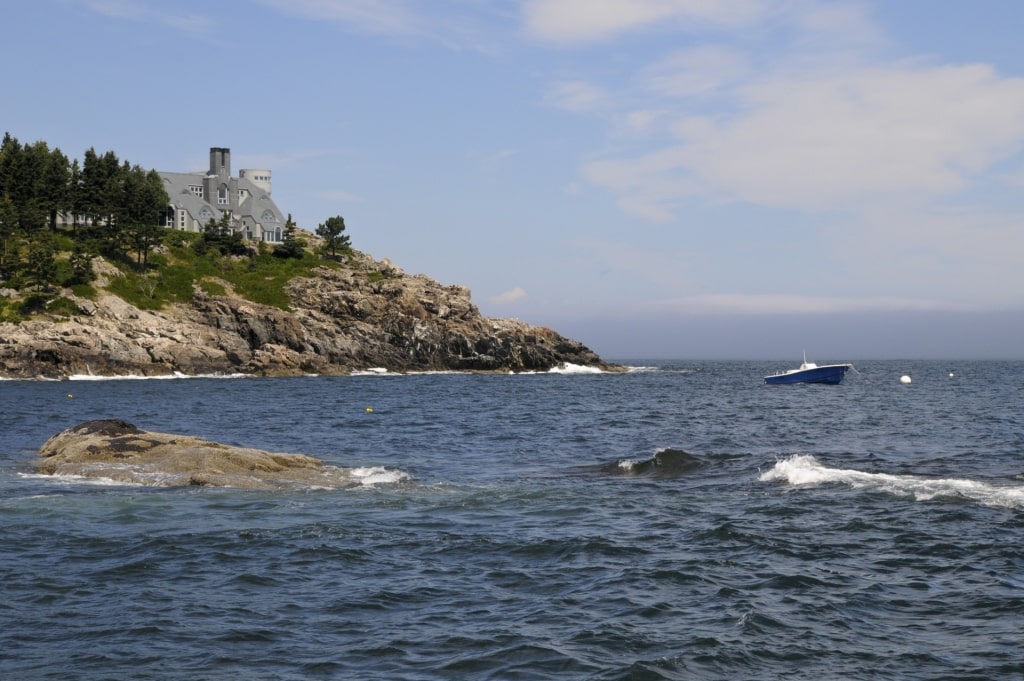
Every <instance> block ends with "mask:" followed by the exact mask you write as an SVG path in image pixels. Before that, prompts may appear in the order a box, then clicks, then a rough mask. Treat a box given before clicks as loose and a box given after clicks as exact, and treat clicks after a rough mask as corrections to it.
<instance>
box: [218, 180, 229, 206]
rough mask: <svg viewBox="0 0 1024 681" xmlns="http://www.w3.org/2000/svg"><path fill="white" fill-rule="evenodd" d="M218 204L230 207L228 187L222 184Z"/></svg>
mask: <svg viewBox="0 0 1024 681" xmlns="http://www.w3.org/2000/svg"><path fill="white" fill-rule="evenodd" d="M217 204H218V205H221V206H226V205H228V186H227V185H226V184H222V185H221V186H220V187H218V188H217Z"/></svg>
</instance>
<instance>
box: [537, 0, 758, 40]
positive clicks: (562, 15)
mask: <svg viewBox="0 0 1024 681" xmlns="http://www.w3.org/2000/svg"><path fill="white" fill-rule="evenodd" d="M765 5H766V3H764V2H763V1H762V0H526V2H524V3H523V23H524V26H525V28H526V31H527V33H528V34H529V35H530V36H532V37H534V38H537V39H540V40H543V41H546V42H552V43H565V44H573V43H585V42H595V41H602V40H606V39H608V38H611V37H614V36H616V35H618V34H620V33H623V32H626V31H634V30H638V29H643V28H649V27H652V26H655V27H662V26H664V25H665V24H666V23H669V22H671V23H672V24H673V25H679V26H684V27H685V26H687V25H706V24H719V25H740V24H745V23H749V22H751V21H753V20H754V19H755V18H757V17H758V16H761V15H762V13H763V12H764V11H765V9H764V7H765Z"/></svg>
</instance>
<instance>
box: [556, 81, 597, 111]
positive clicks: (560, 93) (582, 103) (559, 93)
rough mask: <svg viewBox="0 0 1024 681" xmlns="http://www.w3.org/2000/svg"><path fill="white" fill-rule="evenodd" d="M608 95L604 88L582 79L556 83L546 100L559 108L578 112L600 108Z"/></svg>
mask: <svg viewBox="0 0 1024 681" xmlns="http://www.w3.org/2000/svg"><path fill="white" fill-rule="evenodd" d="M607 98H608V96H607V94H606V93H605V91H604V90H602V89H601V88H599V87H596V86H594V85H591V84H590V83H584V82H582V81H563V82H560V83H555V85H554V86H553V87H552V88H551V90H550V91H549V92H548V94H547V97H545V101H546V102H547V103H548V104H549V105H551V106H554V107H556V108H558V109H564V110H566V111H574V112H577V113H580V112H587V111H594V110H596V109H600V108H601V107H602V106H604V104H605V103H606V100H607Z"/></svg>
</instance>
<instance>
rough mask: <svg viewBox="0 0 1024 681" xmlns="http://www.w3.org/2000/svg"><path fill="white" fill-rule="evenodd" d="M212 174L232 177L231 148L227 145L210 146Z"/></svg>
mask: <svg viewBox="0 0 1024 681" xmlns="http://www.w3.org/2000/svg"><path fill="white" fill-rule="evenodd" d="M210 174H211V175H218V176H221V177H225V178H227V177H231V150H230V149H228V148H226V147H210Z"/></svg>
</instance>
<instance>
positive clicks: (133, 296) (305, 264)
mask: <svg viewBox="0 0 1024 681" xmlns="http://www.w3.org/2000/svg"><path fill="white" fill-rule="evenodd" d="M200 238H201V235H200V234H195V233H190V232H179V231H168V232H166V233H165V234H164V235H163V246H164V248H163V249H162V250H161V252H153V253H150V255H149V260H148V267H146V268H145V269H144V270H141V269H140V268H139V267H138V266H137V265H136V263H135V262H134V260H133V259H131V258H123V259H121V258H119V259H116V260H113V261H111V260H110V259H109V258H108V261H109V262H112V264H113V265H114V266H115V267H117V268H118V269H119V270H120V272H121V276H115V277H111V278H110V281H109V283H108V284H107V287H106V289H107V290H108V291H109V292H111V293H113V294H115V295H117V296H120V297H121V298H123V299H124V300H125V301H127V302H128V303H130V304H132V305H134V306H136V307H138V308H139V309H142V310H159V309H161V308H164V307H166V306H167V305H170V304H174V303H188V302H189V301H191V300H192V298H193V295H194V289H195V287H196V286H198V287H199V288H201V289H202V290H203V291H205V292H206V293H207V294H209V295H226V294H227V293H228V292H229V289H233V290H234V293H235V294H236V295H238V296H240V297H242V298H245V299H247V300H251V301H252V302H255V303H260V304H263V305H270V306H273V307H277V308H280V309H282V310H289V300H288V295H287V294H286V293H285V286H286V285H287V283H288V281H289V280H291V279H293V278H295V277H309V276H313V270H314V269H315V268H317V267H332V268H337V267H343V266H344V265H342V264H341V263H340V262H338V261H335V260H330V259H323V258H321V257H319V256H317V255H313V254H311V253H309V252H307V253H306V254H305V255H304V256H303V257H302V258H278V257H274V256H273V255H272V249H271V248H269V247H268V246H267V245H266V244H262V243H260V244H256V245H255V250H254V251H253V253H254V255H253V256H252V257H247V256H222V255H220V254H219V253H217V252H216V251H215V250H211V251H210V252H209V253H207V254H204V255H198V254H197V253H196V252H195V250H194V249H193V245H194V244H195V243H196V241H198V240H199V239H200ZM58 243H59V245H60V246H61V247H62V249H64V248H65V247H66V249H70V248H72V247H73V245H74V244H73V242H72V240H71V239H70V237H67V236H63V235H62V236H61V237H60V238H59V239H58ZM66 255H67V254H66V253H61V254H59V255H58V260H57V265H58V270H59V275H60V277H59V280H61V281H70V278H71V271H70V267H69V265H68V262H67V257H66ZM345 259H346V260H348V264H349V266H351V264H352V260H351V259H350V258H345ZM370 276H371V277H372V278H374V279H375V280H380V279H386V278H388V275H387V274H386V273H383V272H374V273H370ZM223 282H227V285H225V284H224V283H223ZM9 283H10V282H9ZM72 290H73V291H74V293H75V295H78V296H81V297H84V298H89V299H93V300H95V299H96V297H97V295H98V291H97V289H96V288H95V286H94V285H89V284H77V285H74V286H73V287H72ZM64 300H65V302H60V299H55V298H54V295H53V294H50V295H46V296H44V295H39V294H32V295H28V293H27V292H24V293H23V295H22V298H21V299H20V300H18V301H4V300H0V320H3V321H22V320H24V319H26V318H28V317H31V316H32V315H34V314H45V313H53V314H74V313H75V312H76V311H75V309H74V304H73V303H71V301H70V300H66V299H64Z"/></svg>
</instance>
